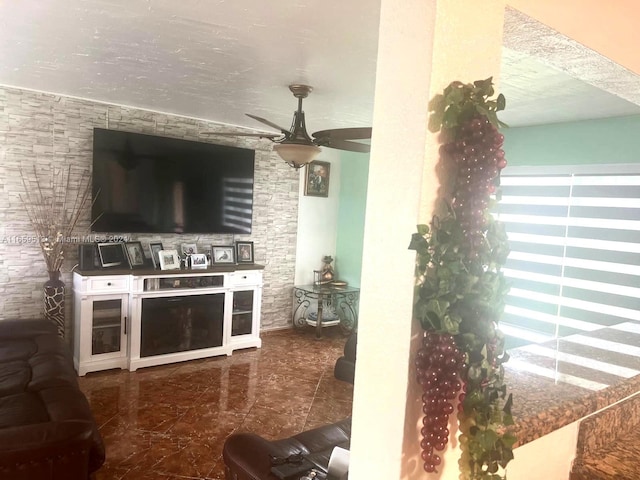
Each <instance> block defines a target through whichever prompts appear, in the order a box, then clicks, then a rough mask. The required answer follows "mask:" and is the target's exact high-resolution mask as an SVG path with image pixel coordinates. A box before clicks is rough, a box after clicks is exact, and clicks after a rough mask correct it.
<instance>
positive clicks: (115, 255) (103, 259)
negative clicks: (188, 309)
mask: <svg viewBox="0 0 640 480" xmlns="http://www.w3.org/2000/svg"><path fill="white" fill-rule="evenodd" d="M98 255H99V256H100V265H102V268H109V267H123V266H128V262H127V256H126V254H125V253H124V244H123V243H122V242H110V243H99V244H98Z"/></svg>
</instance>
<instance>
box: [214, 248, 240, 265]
mask: <svg viewBox="0 0 640 480" xmlns="http://www.w3.org/2000/svg"><path fill="white" fill-rule="evenodd" d="M211 263H212V264H214V265H220V264H226V265H229V264H231V265H233V264H235V263H236V249H235V247H234V246H233V245H211Z"/></svg>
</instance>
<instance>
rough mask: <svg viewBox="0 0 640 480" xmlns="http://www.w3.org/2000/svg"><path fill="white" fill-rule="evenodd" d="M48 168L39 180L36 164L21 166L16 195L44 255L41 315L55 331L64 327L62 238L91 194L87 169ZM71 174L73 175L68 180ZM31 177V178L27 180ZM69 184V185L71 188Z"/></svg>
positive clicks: (61, 332)
mask: <svg viewBox="0 0 640 480" xmlns="http://www.w3.org/2000/svg"><path fill="white" fill-rule="evenodd" d="M71 170H72V169H71V166H68V167H67V168H66V169H62V168H55V167H52V168H51V173H50V179H49V180H48V181H43V180H42V179H41V177H42V174H40V173H39V171H38V169H36V166H35V165H34V166H33V173H32V174H31V173H30V174H28V175H27V174H26V172H25V171H23V170H21V172H20V173H21V176H22V184H23V186H24V195H20V199H21V200H22V203H23V205H24V208H25V211H26V212H27V215H28V217H29V221H30V222H31V226H32V227H33V229H34V232H35V234H36V237H37V242H38V245H39V246H40V249H41V250H42V254H43V255H44V260H45V263H46V267H47V272H48V274H49V280H47V281H46V282H45V283H44V316H45V318H47V319H49V320H50V321H52V322H54V323H55V324H56V326H57V328H58V335H60V336H61V337H64V330H65V307H64V297H65V284H64V282H63V281H62V280H61V279H60V269H61V268H62V264H63V262H64V247H65V242H66V243H69V242H70V241H71V239H72V238H73V234H74V233H75V230H76V226H77V224H78V220H79V218H80V214H81V213H82V212H83V210H84V208H85V205H86V204H87V202H88V201H89V198H90V197H91V181H90V180H91V174H90V172H89V170H82V171H80V172H79V173H78V172H72V171H71ZM72 177H77V179H74V180H73V181H72V180H71V178H72ZM29 179H31V180H29ZM72 187H73V188H72Z"/></svg>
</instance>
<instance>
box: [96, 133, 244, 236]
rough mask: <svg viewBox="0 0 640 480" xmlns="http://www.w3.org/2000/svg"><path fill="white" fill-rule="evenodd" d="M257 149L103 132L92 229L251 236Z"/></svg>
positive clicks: (98, 143) (98, 139)
mask: <svg viewBox="0 0 640 480" xmlns="http://www.w3.org/2000/svg"><path fill="white" fill-rule="evenodd" d="M254 162H255V151H254V150H251V149H246V148H238V147H229V146H223V145H215V144H212V143H204V142H194V141H188V140H180V139H175V138H167V137H159V136H155V135H144V134H139V133H130V132H122V131H117V130H106V129H102V128H95V129H94V131H93V198H94V203H93V206H92V208H91V221H92V222H93V224H92V227H91V229H92V231H94V232H109V233H251V220H252V212H253V179H254Z"/></svg>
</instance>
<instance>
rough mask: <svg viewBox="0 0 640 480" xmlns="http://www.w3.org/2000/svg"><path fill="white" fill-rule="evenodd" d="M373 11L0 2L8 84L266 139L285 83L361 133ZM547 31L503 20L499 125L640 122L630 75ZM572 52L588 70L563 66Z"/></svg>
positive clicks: (318, 115) (289, 0)
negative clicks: (304, 89)
mask: <svg viewBox="0 0 640 480" xmlns="http://www.w3.org/2000/svg"><path fill="white" fill-rule="evenodd" d="M377 8H378V5H377V4H376V2H371V1H368V0H351V1H344V0H277V1H276V2H260V1H257V0H206V1H205V0H202V1H198V0H182V1H180V2H175V1H174V0H130V1H127V2H124V1H122V0H49V1H42V0H22V1H20V2H9V1H7V2H0V58H1V59H2V60H1V61H0V84H3V85H9V86H17V87H22V88H28V89H33V90H40V91H45V92H52V93H57V94H64V95H70V96H75V97H81V98H88V99H94V100H99V101H104V102H109V103H116V104H123V105H130V106H135V107H140V108H146V109H151V110H156V111H162V112H169V113H175V114H180V115H186V116H190V117H196V118H205V119H209V120H214V121H218V122H221V123H227V124H230V125H239V126H245V127H250V128H256V129H262V126H261V124H258V123H257V122H255V121H254V120H251V119H249V118H247V117H245V116H244V113H245V112H247V113H253V114H255V115H258V116H262V117H266V118H268V119H269V120H272V121H273V122H275V123H277V124H280V125H282V126H284V127H288V126H289V124H290V121H291V117H292V113H293V111H294V110H295V106H296V101H295V99H294V98H293V97H292V95H291V93H290V92H289V90H288V89H287V85H288V84H290V83H307V84H310V85H312V86H314V87H315V90H314V92H313V93H312V94H311V96H310V97H309V98H308V99H307V100H305V111H306V113H307V123H308V127H309V130H310V131H315V130H321V129H326V128H338V127H349V126H366V125H370V123H371V118H372V112H373V101H372V99H373V92H374V82H375V63H376V51H377V34H378V13H379V12H378V10H377ZM522 24H525V27H526V28H523V26H522ZM545 28H546V27H543V26H541V25H540V24H538V23H537V22H532V21H531V20H530V19H527V18H526V17H524V16H523V15H521V14H518V13H517V12H515V11H512V10H510V11H509V12H508V15H507V25H506V27H505V45H506V47H507V48H506V49H505V56H504V66H503V70H502V73H501V85H500V90H501V91H502V92H503V93H504V94H505V96H506V97H507V102H508V110H507V111H506V112H504V114H503V115H502V116H501V118H502V119H503V120H504V121H506V122H507V123H509V124H511V125H512V126H517V125H527V124H538V123H555V122H562V121H569V120H575V119H585V118H597V117H603V116H604V117H606V116H617V115H629V114H633V113H640V107H638V106H636V105H634V104H631V103H629V101H631V102H634V103H640V93H639V94H638V95H637V98H636V97H634V96H633V95H631V98H629V96H628V95H627V97H626V98H627V100H629V101H624V100H621V99H620V98H618V97H617V96H611V94H608V93H605V92H604V91H603V89H604V90H608V91H613V92H614V94H615V95H620V92H627V91H629V90H633V89H632V88H631V89H630V88H629V86H630V85H629V82H631V83H633V82H634V81H635V84H636V85H637V84H638V82H637V79H635V77H629V75H626V74H625V72H627V71H623V72H620V71H618V70H616V69H615V68H613V67H616V68H618V69H620V67H617V66H615V64H611V62H609V63H607V62H608V60H606V59H604V58H602V57H601V58H600V59H599V60H598V61H597V62H596V61H594V60H593V57H592V56H591V54H592V53H593V52H589V51H588V50H587V49H585V48H584V47H581V46H579V45H577V44H575V42H573V43H572V42H571V41H570V40H569V39H566V38H564V37H562V36H559V35H558V34H557V33H556V32H553V31H551V30H550V29H546V30H545ZM541 31H542V32H543V33H542V34H541ZM532 39H533V40H532ZM563 52H564V53H565V54H566V53H567V52H568V53H569V54H571V55H574V56H575V55H577V56H579V57H581V58H582V60H579V61H575V60H572V59H567V58H564V59H562V60H560V61H558V60H557V58H558V53H560V54H562V53H563ZM542 57H545V58H542ZM554 59H555V60H554ZM585 59H586V60H585ZM612 65H613V67H612ZM600 69H605V70H607V71H608V72H609V73H608V74H606V75H603V74H602V72H600V71H599V70H600ZM622 70H624V69H622ZM627 73H628V72H627ZM583 75H584V76H583ZM625 75H626V76H625ZM574 77H575V78H574ZM611 77H615V78H611ZM576 78H583V79H584V78H586V81H582V80H576ZM621 79H622V80H624V81H625V82H627V83H626V84H625V85H620V81H621ZM594 85H595V86H594ZM635 88H637V87H635Z"/></svg>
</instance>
